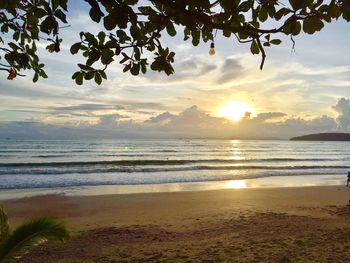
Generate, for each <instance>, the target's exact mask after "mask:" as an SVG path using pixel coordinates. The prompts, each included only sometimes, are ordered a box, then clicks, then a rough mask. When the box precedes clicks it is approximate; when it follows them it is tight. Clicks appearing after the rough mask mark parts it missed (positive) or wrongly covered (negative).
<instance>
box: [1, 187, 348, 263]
mask: <svg viewBox="0 0 350 263" xmlns="http://www.w3.org/2000/svg"><path fill="white" fill-rule="evenodd" d="M349 199H350V188H347V187H346V186H310V187H284V188H246V189H222V190H208V191H183V192H163V193H159V192H158V193H139V194H105V195H90V196H65V195H45V196H34V197H27V198H21V199H11V200H4V201H3V202H2V203H3V205H4V207H5V211H6V212H7V213H8V217H9V220H10V223H11V225H12V226H14V227H15V226H17V225H19V224H21V223H23V222H24V221H25V220H28V219H30V218H32V217H37V216H42V215H46V216H55V217H59V218H61V219H63V220H64V221H65V222H66V223H67V225H68V226H69V228H70V229H71V230H72V232H73V236H72V238H71V239H70V240H68V242H67V243H64V244H55V243H51V244H47V245H44V246H43V247H38V248H37V249H34V250H33V251H32V252H31V253H30V254H28V255H26V257H25V258H24V260H23V262H24V263H29V262H32V263H33V262H38V263H39V262H40V263H41V262H79V263H82V262H101V263H102V262H160V261H164V262H178V261H179V260H180V261H184V262H203V261H206V262H232V261H234V262H286V261H282V259H283V258H285V257H288V258H289V259H290V260H291V262H324V261H329V260H327V259H332V260H330V261H334V262H349V261H350V254H349V252H348V251H349V248H350V239H349V234H350V225H349V219H350V207H349V206H347V204H348V202H349ZM87 248H88V249H87ZM287 262H288V261H287Z"/></svg>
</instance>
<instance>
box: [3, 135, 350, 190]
mask: <svg viewBox="0 0 350 263" xmlns="http://www.w3.org/2000/svg"><path fill="white" fill-rule="evenodd" d="M348 170H350V142H307V141H277V140H276V141H272V140H271V141H270V140H202V139H191V140H187V139H174V140H139V139H134V140H130V139H123V140H122V139H117V140H57V141H56V140H42V141H39V140H35V141H34V140H33V141H29V140H28V141H24V140H23V141H19V140H1V141H0V189H29V188H58V187H81V186H104V185H147V184H167V183H184V182H207V181H222V180H241V179H252V178H262V177H271V178H273V177H276V176H278V177H281V176H282V177H283V176H295V177H297V176H307V175H313V176H319V177H320V178H322V176H323V175H327V176H333V175H334V176H341V175H342V176H344V178H345V174H346V173H347V171H348Z"/></svg>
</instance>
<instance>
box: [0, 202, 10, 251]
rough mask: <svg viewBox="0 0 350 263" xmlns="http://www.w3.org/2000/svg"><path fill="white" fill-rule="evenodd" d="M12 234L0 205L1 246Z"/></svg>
mask: <svg viewBox="0 0 350 263" xmlns="http://www.w3.org/2000/svg"><path fill="white" fill-rule="evenodd" d="M9 234H10V225H9V221H8V219H7V215H6V213H5V211H4V208H3V207H2V206H1V205H0V244H1V242H2V241H4V240H5V239H7V238H8V237H9Z"/></svg>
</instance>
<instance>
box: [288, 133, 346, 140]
mask: <svg viewBox="0 0 350 263" xmlns="http://www.w3.org/2000/svg"><path fill="white" fill-rule="evenodd" d="M290 140H291V141H350V133H343V132H326V133H315V134H308V135H303V136H297V137H293V138H291V139H290Z"/></svg>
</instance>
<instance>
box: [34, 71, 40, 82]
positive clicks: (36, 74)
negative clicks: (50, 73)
mask: <svg viewBox="0 0 350 263" xmlns="http://www.w3.org/2000/svg"><path fill="white" fill-rule="evenodd" d="M38 79H39V74H38V73H37V72H35V74H34V77H33V82H34V83H35V82H37V81H38Z"/></svg>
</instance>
